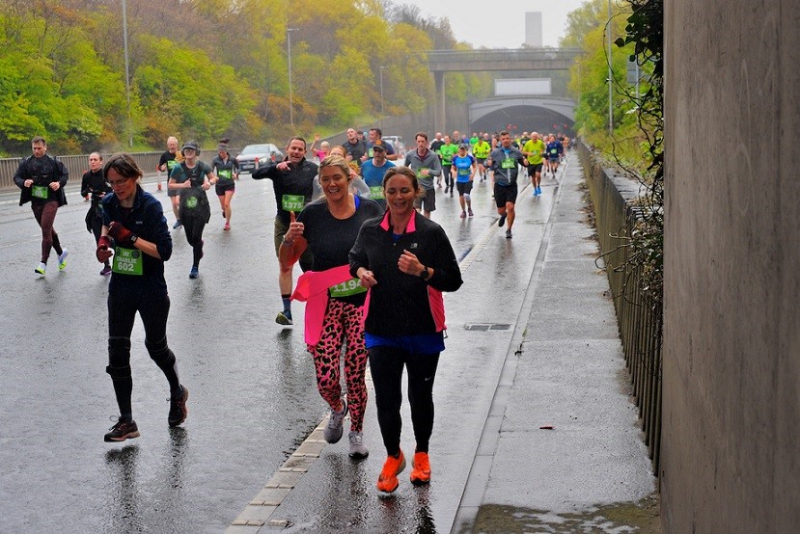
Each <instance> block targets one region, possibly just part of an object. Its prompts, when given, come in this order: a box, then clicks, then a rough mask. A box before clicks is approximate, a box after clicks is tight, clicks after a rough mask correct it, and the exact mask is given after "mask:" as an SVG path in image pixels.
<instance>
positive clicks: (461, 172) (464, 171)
mask: <svg viewBox="0 0 800 534" xmlns="http://www.w3.org/2000/svg"><path fill="white" fill-rule="evenodd" d="M469 171H470V169H469V168H466V169H458V175H459V176H469Z"/></svg>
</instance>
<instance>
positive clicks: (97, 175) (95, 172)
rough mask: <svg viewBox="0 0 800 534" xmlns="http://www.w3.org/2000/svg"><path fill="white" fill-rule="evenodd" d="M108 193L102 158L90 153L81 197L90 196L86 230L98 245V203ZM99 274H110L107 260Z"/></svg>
mask: <svg viewBox="0 0 800 534" xmlns="http://www.w3.org/2000/svg"><path fill="white" fill-rule="evenodd" d="M110 192H111V187H110V186H109V185H108V184H107V183H106V179H105V177H104V176H103V156H101V155H100V154H99V153H97V152H92V153H91V154H89V170H88V171H86V172H85V173H83V177H82V178H81V196H82V197H87V196H90V195H91V201H92V205H91V207H89V212H88V213H87V214H86V229H87V230H89V233H91V234H94V242H95V243H99V241H100V235H101V234H102V230H103V209H102V208H101V207H100V201H101V200H103V197H104V196H106V194H107V193H110ZM100 274H101V275H102V276H106V275H109V274H111V265H109V263H108V260H106V261H105V262H104V264H103V269H102V270H101V271H100Z"/></svg>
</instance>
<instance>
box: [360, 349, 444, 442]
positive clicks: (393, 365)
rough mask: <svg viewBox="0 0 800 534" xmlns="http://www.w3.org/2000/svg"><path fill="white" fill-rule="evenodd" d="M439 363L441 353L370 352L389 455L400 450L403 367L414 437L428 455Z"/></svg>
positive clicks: (371, 350) (379, 418)
mask: <svg viewBox="0 0 800 534" xmlns="http://www.w3.org/2000/svg"><path fill="white" fill-rule="evenodd" d="M438 364H439V353H436V354H412V353H410V352H407V351H405V350H403V349H397V348H393V347H372V348H371V349H369V365H370V370H371V372H372V381H373V384H374V386H375V404H376V405H377V407H378V425H379V426H380V428H381V435H382V436H383V445H384V446H385V447H386V452H387V454H389V455H392V456H394V455H396V454H397V453H398V452H399V451H400V431H401V430H402V427H403V420H402V419H401V417H400V405H401V404H402V402H403V392H402V378H403V366H405V367H406V369H407V370H408V403H409V404H410V406H411V424H412V425H413V427H414V438H415V439H416V440H417V447H416V450H417V452H428V443H429V441H430V438H431V432H433V381H434V376H435V375H436V367H437V365H438Z"/></svg>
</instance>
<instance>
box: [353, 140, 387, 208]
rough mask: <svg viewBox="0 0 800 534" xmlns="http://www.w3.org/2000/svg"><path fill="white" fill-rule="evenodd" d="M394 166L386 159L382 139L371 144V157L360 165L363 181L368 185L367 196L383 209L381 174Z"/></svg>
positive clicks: (384, 200)
mask: <svg viewBox="0 0 800 534" xmlns="http://www.w3.org/2000/svg"><path fill="white" fill-rule="evenodd" d="M394 166H395V164H394V163H392V162H391V161H387V160H386V150H384V148H383V143H382V141H377V142H376V143H375V144H374V145H373V146H372V159H371V160H368V161H365V162H364V163H363V164H362V165H361V176H363V177H364V182H366V184H367V187H369V198H371V199H372V200H375V201H376V202H377V203H378V204H380V206H381V208H383V209H386V199H385V198H384V196H383V176H384V175H385V174H386V171H388V170H389V169H391V168H392V167H394Z"/></svg>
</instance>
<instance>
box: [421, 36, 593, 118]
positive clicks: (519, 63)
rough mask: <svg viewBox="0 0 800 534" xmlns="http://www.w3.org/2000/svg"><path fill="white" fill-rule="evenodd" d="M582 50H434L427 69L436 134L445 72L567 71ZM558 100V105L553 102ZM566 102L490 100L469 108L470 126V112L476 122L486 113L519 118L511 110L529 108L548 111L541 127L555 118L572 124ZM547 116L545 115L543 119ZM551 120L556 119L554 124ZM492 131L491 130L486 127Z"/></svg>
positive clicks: (441, 114) (441, 112) (442, 109)
mask: <svg viewBox="0 0 800 534" xmlns="http://www.w3.org/2000/svg"><path fill="white" fill-rule="evenodd" d="M580 53H581V50H580V49H578V48H520V49H492V50H434V51H432V52H429V53H428V69H429V70H430V71H431V72H432V73H433V79H434V86H435V98H434V102H435V104H434V110H435V111H434V125H435V129H436V130H437V131H445V130H446V129H447V128H446V117H445V73H447V72H497V71H553V70H568V69H569V68H570V67H571V66H572V64H573V63H574V62H575V58H576V57H577V56H578V54H580ZM557 100H560V101H561V102H554V101H557ZM567 102H571V101H566V100H565V99H556V98H544V97H543V98H539V97H536V98H533V97H527V98H524V97H516V98H513V99H500V98H497V99H493V100H490V101H486V102H481V103H478V104H474V105H473V106H470V124H473V122H474V121H473V113H475V116H476V120H478V119H480V118H482V117H486V116H487V114H488V113H491V112H497V111H501V110H504V113H506V114H508V115H509V117H510V118H511V117H514V118H516V119H517V120H515V121H513V122H512V121H509V122H511V123H516V122H518V121H519V118H520V115H519V112H518V110H517V111H514V108H519V107H523V108H526V109H527V108H530V106H540V105H542V107H543V108H544V109H545V110H547V111H548V112H549V115H548V113H543V117H542V120H543V121H545V122H544V124H552V123H554V122H556V123H558V122H560V119H559V117H558V116H563V117H565V118H568V119H569V122H570V123H572V122H573V121H574V111H573V109H574V105H573V106H569V105H568V104H567ZM544 115H548V116H546V117H545V116H544ZM551 119H556V120H555V121H553V120H551ZM486 129H487V130H488V129H493V128H488V127H487V128H486Z"/></svg>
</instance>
